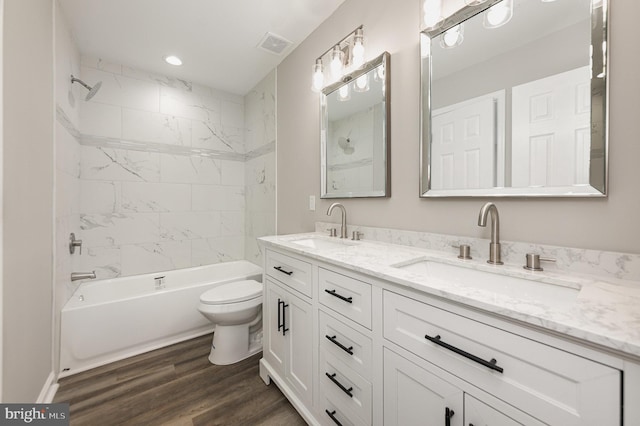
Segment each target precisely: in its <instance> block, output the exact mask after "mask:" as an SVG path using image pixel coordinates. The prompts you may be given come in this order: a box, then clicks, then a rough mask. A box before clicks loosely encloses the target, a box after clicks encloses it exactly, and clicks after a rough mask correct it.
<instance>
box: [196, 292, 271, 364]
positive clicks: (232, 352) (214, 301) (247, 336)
mask: <svg viewBox="0 0 640 426" xmlns="http://www.w3.org/2000/svg"><path fill="white" fill-rule="evenodd" d="M198 310H199V311H200V313H201V314H202V315H204V316H205V317H207V318H208V319H209V321H211V322H212V323H214V324H215V330H214V333H213V342H212V343H211V352H210V353H209V361H210V362H211V363H212V364H216V365H228V364H233V363H235V362H238V361H241V360H243V359H245V358H248V357H250V356H251V355H253V354H255V353H257V352H260V351H261V350H262V283H260V282H258V281H254V280H244V281H234V282H230V283H226V284H222V285H220V286H217V287H215V288H212V289H211V290H208V291H206V292H204V293H202V295H201V296H200V304H199V305H198Z"/></svg>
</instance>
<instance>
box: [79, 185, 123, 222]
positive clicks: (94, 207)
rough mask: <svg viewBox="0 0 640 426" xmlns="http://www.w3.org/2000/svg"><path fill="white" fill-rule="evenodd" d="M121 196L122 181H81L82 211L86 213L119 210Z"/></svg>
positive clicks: (114, 211)
mask: <svg viewBox="0 0 640 426" xmlns="http://www.w3.org/2000/svg"><path fill="white" fill-rule="evenodd" d="M120 198H121V184H120V182H113V181H100V180H81V181H80V211H81V212H82V213H84V214H87V213H116V212H119V211H120Z"/></svg>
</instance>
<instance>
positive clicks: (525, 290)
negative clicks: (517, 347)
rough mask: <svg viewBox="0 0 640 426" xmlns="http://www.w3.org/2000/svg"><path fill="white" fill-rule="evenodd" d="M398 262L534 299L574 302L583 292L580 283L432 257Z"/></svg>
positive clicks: (460, 283) (459, 283)
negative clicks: (516, 274) (540, 278)
mask: <svg viewBox="0 0 640 426" xmlns="http://www.w3.org/2000/svg"><path fill="white" fill-rule="evenodd" d="M394 266H395V267H396V268H399V269H402V270H405V271H408V272H411V273H413V274H416V275H420V276H421V277H424V278H425V279H427V280H437V281H439V282H445V283H449V284H451V285H455V286H456V287H465V288H470V289H480V290H484V291H486V292H490V293H494V294H499V295H504V296H509V297H512V298H514V299H518V300H526V301H530V302H534V301H543V302H545V303H553V304H566V303H572V302H574V301H575V300H576V299H577V297H578V294H579V293H580V287H579V286H577V285H573V284H572V283H567V285H562V284H551V283H545V282H540V281H535V280H531V279H526V278H519V277H513V276H507V275H502V274H497V273H492V272H486V271H479V270H476V269H471V268H467V267H464V266H456V265H450V264H447V263H441V262H435V261H431V260H424V259H420V260H416V261H412V262H409V263H405V264H399V265H394Z"/></svg>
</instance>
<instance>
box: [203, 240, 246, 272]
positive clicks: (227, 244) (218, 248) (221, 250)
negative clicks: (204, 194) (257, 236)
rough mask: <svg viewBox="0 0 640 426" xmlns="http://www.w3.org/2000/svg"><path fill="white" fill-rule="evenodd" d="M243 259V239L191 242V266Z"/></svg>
mask: <svg viewBox="0 0 640 426" xmlns="http://www.w3.org/2000/svg"><path fill="white" fill-rule="evenodd" d="M240 259H244V237H242V236H239V237H220V238H207V239H200V240H192V241H191V263H192V266H200V265H209V264H212V263H220V262H230V261H233V260H240Z"/></svg>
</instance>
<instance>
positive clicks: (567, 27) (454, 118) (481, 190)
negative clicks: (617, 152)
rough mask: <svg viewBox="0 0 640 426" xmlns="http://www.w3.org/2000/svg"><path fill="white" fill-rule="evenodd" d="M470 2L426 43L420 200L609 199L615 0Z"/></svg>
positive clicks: (427, 34) (426, 35) (427, 35)
mask: <svg viewBox="0 0 640 426" xmlns="http://www.w3.org/2000/svg"><path fill="white" fill-rule="evenodd" d="M469 3H472V4H475V5H471V6H464V7H463V8H461V9H460V10H458V11H457V12H456V13H454V14H453V15H451V16H450V17H449V18H447V19H445V20H444V21H443V22H441V23H440V25H437V27H438V28H437V29H427V30H424V31H423V32H422V33H421V35H420V37H421V40H420V48H421V107H422V108H421V109H422V110H421V146H420V148H421V154H420V155H421V156H420V161H421V166H420V169H421V173H420V196H421V197H467V196H482V197H486V196H517V197H523V196H541V197H568V196H582V197H602V196H605V195H606V192H607V148H608V147H607V90H606V88H607V60H606V58H607V52H606V40H607V6H608V0H562V1H560V0H558V1H552V0H551V1H550V0H546V1H545V0H489V1H487V2H480V3H481V4H477V3H479V2H478V1H475V2H467V4H469ZM425 16H426V15H425Z"/></svg>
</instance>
